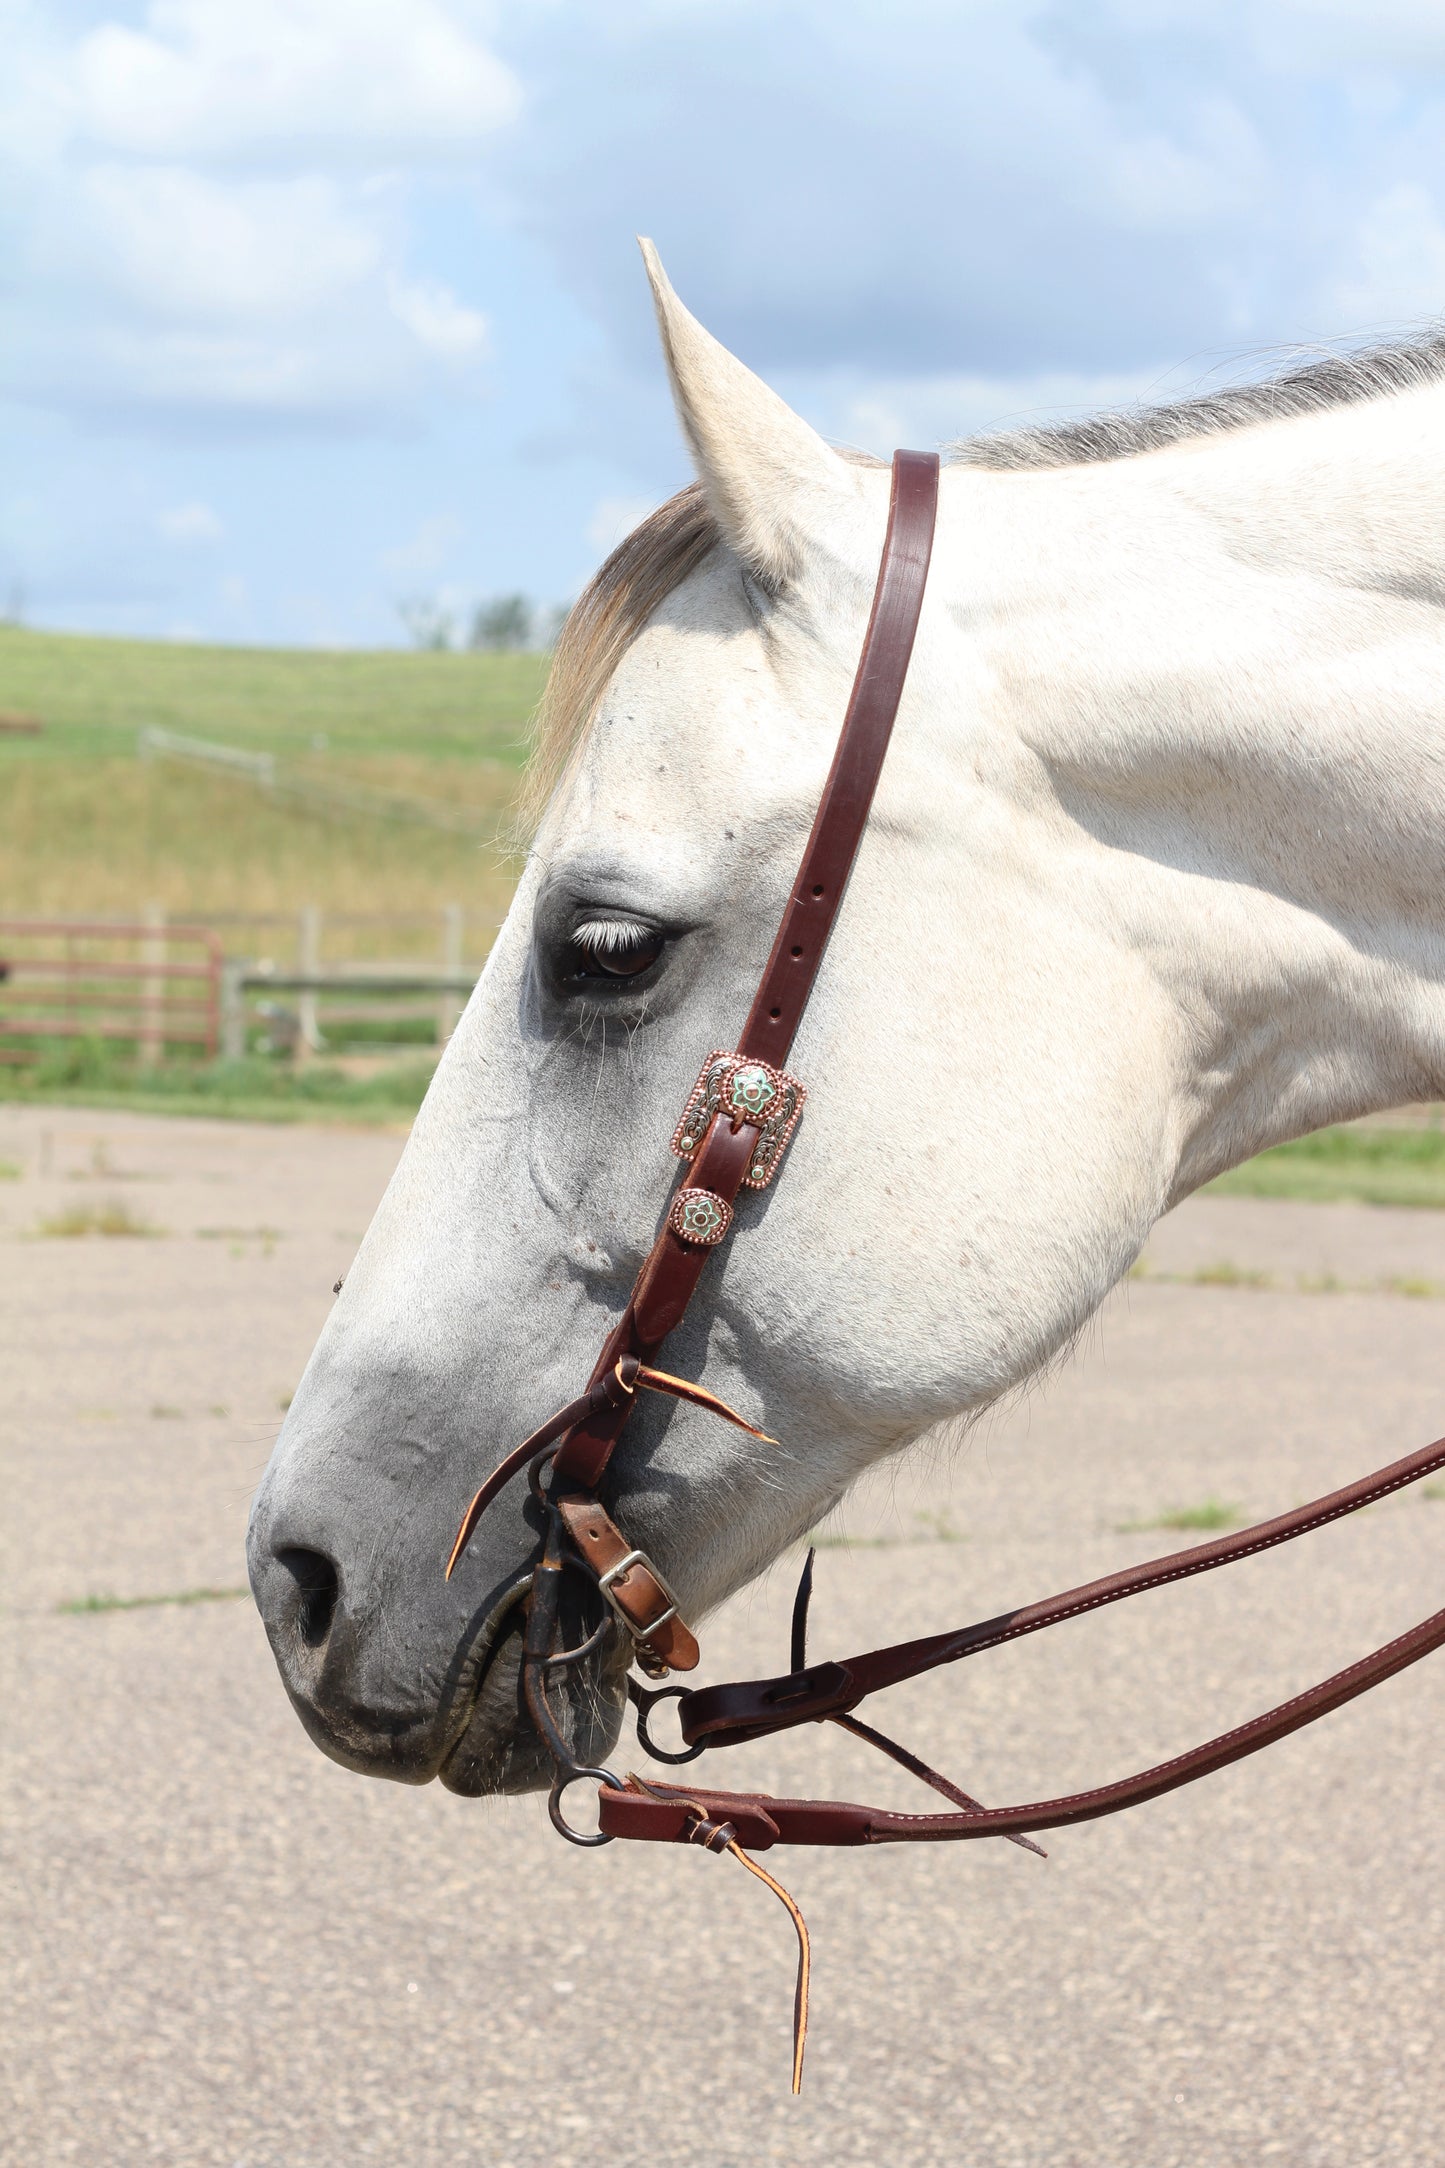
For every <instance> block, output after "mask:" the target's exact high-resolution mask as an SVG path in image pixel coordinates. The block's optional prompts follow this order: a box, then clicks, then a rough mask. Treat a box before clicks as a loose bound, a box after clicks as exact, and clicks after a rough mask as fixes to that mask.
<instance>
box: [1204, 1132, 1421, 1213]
mask: <svg viewBox="0 0 1445 2168" xmlns="http://www.w3.org/2000/svg"><path fill="white" fill-rule="evenodd" d="M1205 1194H1206V1195H1209V1194H1213V1195H1215V1196H1225V1197H1290V1198H1296V1199H1298V1200H1300V1201H1303V1202H1310V1201H1314V1202H1317V1203H1324V1202H1327V1201H1331V1200H1336V1199H1354V1200H1355V1201H1357V1202H1359V1203H1361V1204H1398V1205H1428V1206H1435V1207H1437V1208H1438V1207H1441V1206H1445V1129H1387V1128H1384V1127H1381V1128H1373V1127H1361V1126H1360V1125H1359V1124H1357V1123H1349V1124H1345V1125H1343V1126H1341V1127H1339V1128H1335V1129H1321V1130H1319V1131H1317V1132H1316V1134H1315V1135H1314V1136H1312V1137H1299V1138H1297V1139H1296V1140H1295V1142H1294V1143H1292V1144H1280V1145H1277V1146H1276V1147H1275V1148H1274V1150H1273V1151H1270V1152H1261V1153H1260V1154H1259V1157H1258V1158H1257V1159H1250V1160H1246V1162H1245V1164H1244V1165H1243V1166H1242V1167H1235V1168H1233V1169H1232V1170H1231V1171H1230V1173H1228V1174H1224V1175H1221V1176H1220V1177H1219V1179H1218V1180H1217V1181H1215V1182H1211V1183H1210V1184H1209V1188H1208V1190H1207V1191H1206V1192H1205Z"/></svg>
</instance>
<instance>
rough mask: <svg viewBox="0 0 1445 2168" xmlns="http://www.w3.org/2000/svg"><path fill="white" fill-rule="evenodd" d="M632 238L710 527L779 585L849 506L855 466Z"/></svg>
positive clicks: (653, 253)
mask: <svg viewBox="0 0 1445 2168" xmlns="http://www.w3.org/2000/svg"><path fill="white" fill-rule="evenodd" d="M638 246H639V247H640V248H641V250H642V260H643V262H644V263H645V264H646V266H647V276H648V278H649V280H650V281H651V284H652V298H653V300H654V302H655V303H656V304H657V322H658V328H659V330H660V331H661V333H662V348H663V352H664V354H665V355H666V357H667V369H668V374H669V376H670V377H671V379H672V395H673V398H674V399H675V400H676V402H677V412H678V417H679V419H680V420H681V422H682V427H683V433H684V435H685V436H686V438H687V441H688V445H689V447H690V449H691V451H692V456H693V460H694V463H695V464H696V467H697V471H698V476H699V479H700V480H701V482H702V484H703V487H704V488H705V489H706V491H707V495H708V501H709V503H710V505H711V506H712V510H713V513H714V515H715V517H716V519H717V522H718V525H719V526H720V527H721V528H722V531H723V534H724V535H725V537H726V538H727V540H728V542H729V543H730V544H731V545H732V547H733V548H734V549H735V550H736V551H737V553H738V555H739V556H740V557H741V558H742V560H743V562H744V563H745V564H746V565H748V566H749V567H750V568H751V569H752V570H753V571H754V572H756V573H758V574H760V575H761V577H762V578H764V579H765V580H767V581H768V582H769V583H770V584H775V585H780V584H783V583H785V582H786V581H788V580H789V579H790V578H791V577H792V576H793V575H794V573H795V572H796V571H797V570H798V568H799V565H800V564H801V562H802V561H803V558H804V556H805V554H806V552H807V548H808V543H809V541H810V540H815V541H816V540H820V539H822V537H823V535H824V534H825V533H826V532H827V530H828V529H829V528H831V527H835V526H836V524H837V522H838V521H839V518H840V515H846V513H847V511H848V510H849V509H850V508H851V507H852V506H854V505H856V503H857V494H858V491H857V480H858V473H859V470H858V469H857V468H856V467H853V466H851V465H850V464H849V463H848V462H847V461H846V460H843V459H840V458H839V456H838V454H837V453H836V452H834V451H831V450H830V449H829V447H828V446H827V445H826V444H825V443H824V442H823V439H822V438H821V437H820V436H819V435H818V433H817V431H816V430H813V429H810V428H809V427H808V424H807V423H806V422H805V421H802V420H800V419H799V417H798V416H797V415H796V414H795V413H794V412H793V410H792V408H791V407H790V406H788V405H786V404H785V403H784V401H783V400H781V399H780V398H779V397H778V395H777V393H776V392H774V391H769V389H768V387H767V385H766V384H765V383H763V381H762V379H761V378H760V377H756V376H754V375H753V373H752V371H751V369H745V368H744V367H743V365H742V363H741V362H740V361H738V360H737V359H736V358H735V357H734V356H733V355H732V354H730V353H729V352H728V350H727V348H726V347H725V346H720V345H719V344H718V342H717V340H716V339H715V338H714V337H713V336H712V334H711V332H708V331H704V330H703V328H702V325H701V324H700V323H699V322H698V321H697V318H696V317H695V316H693V315H691V314H690V313H689V311H688V310H687V309H685V308H684V307H683V305H682V303H681V302H680V301H679V300H678V298H677V295H676V294H675V293H674V292H673V290H672V287H671V286H670V284H669V283H668V278H667V273H666V272H665V271H664V270H663V268H662V264H661V262H660V261H659V259H658V254H657V250H656V249H655V248H654V247H653V245H652V243H651V242H650V241H642V240H639V243H638Z"/></svg>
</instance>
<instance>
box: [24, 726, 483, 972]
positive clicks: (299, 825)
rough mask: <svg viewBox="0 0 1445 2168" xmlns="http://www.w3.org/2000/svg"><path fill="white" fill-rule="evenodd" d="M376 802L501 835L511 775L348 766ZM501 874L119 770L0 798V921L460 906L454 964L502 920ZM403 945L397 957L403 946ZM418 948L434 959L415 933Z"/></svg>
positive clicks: (335, 822)
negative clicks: (457, 813) (422, 803)
mask: <svg viewBox="0 0 1445 2168" xmlns="http://www.w3.org/2000/svg"><path fill="white" fill-rule="evenodd" d="M328 772H330V773H332V774H337V773H339V772H344V774H345V775H346V776H347V777H349V778H352V779H354V780H357V781H362V782H366V783H368V784H370V785H372V786H373V787H375V788H378V789H384V790H389V791H396V792H402V793H407V794H414V795H416V796H418V797H430V798H446V799H448V800H449V801H450V802H451V803H453V804H464V805H466V806H468V807H470V808H475V810H476V811H477V813H478V815H479V816H488V817H490V816H493V815H494V816H495V818H496V820H497V821H498V823H501V822H502V821H503V820H504V818H505V814H506V809H507V806H508V803H509V801H510V798H511V795H512V793H513V792H514V790H515V788H516V783H517V777H516V773H515V771H512V770H508V769H505V768H501V767H499V766H496V765H493V764H491V763H485V762H464V761H438V760H426V759H417V758H408V757H406V756H402V755H395V756H384V757H378V758H374V759H367V760H364V761H363V760H353V761H348V762H347V763H346V765H345V770H344V771H339V770H338V769H337V768H332V769H331V770H329V771H328ZM514 879H515V871H514V867H513V864H512V862H511V861H510V860H509V859H508V858H507V857H506V855H505V854H504V852H503V851H501V850H500V849H498V848H496V847H489V846H486V845H483V844H479V843H477V842H474V841H472V840H470V839H468V838H467V837H464V836H456V835H450V834H448V833H446V832H444V831H440V830H434V829H428V828H423V827H416V826H412V825H410V824H406V823H402V822H398V821H389V820H380V819H369V818H365V817H361V818H357V817H350V818H341V819H335V818H329V817H322V816H319V815H317V814H314V813H311V812H308V811H304V810H302V809H300V808H298V807H295V806H290V805H287V804H285V803H278V802H276V801H273V800H272V799H270V798H268V797H267V796H266V795H265V794H264V793H263V792H261V791H259V790H257V789H256V788H255V786H254V785H252V784H251V783H249V782H247V781H245V780H241V779H237V780H232V779H231V778H230V777H227V776H213V775H210V774H208V773H206V772H205V771H203V770H195V769H188V768H178V767H170V766H168V765H164V764H155V765H149V766H148V765H144V764H142V763H141V762H139V761H137V760H136V759H134V758H133V757H132V758H128V759H127V758H124V757H122V758H112V759H107V758H103V757H102V758H99V759H90V760H44V761H28V762H25V763H23V764H19V763H17V764H16V765H15V766H14V767H13V768H12V769H11V770H10V773H9V774H8V776H7V777H6V788H5V790H4V792H3V793H0V912H3V913H4V914H5V915H12V916H26V917H50V916H65V917H76V916H85V915H88V914H91V913H93V914H95V915H97V916H103V917H127V916H131V915H133V914H135V913H138V912H139V911H140V910H141V909H142V907H143V906H144V905H145V904H147V903H151V902H154V903H159V904H162V905H164V907H165V909H166V910H167V912H168V913H169V914H170V915H171V916H172V917H173V918H184V917H194V918H197V919H201V920H204V919H205V918H206V917H207V916H208V915H209V914H210V913H213V912H238V911H248V912H276V913H288V914H290V913H295V912H297V911H299V910H300V909H301V907H302V906H303V905H306V904H319V905H322V906H323V907H324V908H325V909H326V910H327V911H330V912H427V913H431V912H439V911H440V909H441V908H442V907H443V906H444V905H447V904H453V903H455V904H460V905H462V906H463V908H464V909H465V911H466V913H467V916H468V921H469V923H468V937H467V951H468V954H469V955H475V954H476V953H477V951H478V947H479V945H480V949H481V952H482V953H485V948H486V946H487V943H486V941H485V939H483V938H482V929H483V928H485V926H486V925H488V924H490V923H495V922H496V921H497V920H499V919H500V918H501V917H502V915H503V914H504V912H505V910H506V906H507V902H508V899H509V898H510V895H511V890H512V886H513V882H514ZM405 945H407V944H403V946H405ZM423 946H425V947H427V948H428V949H430V948H432V947H434V946H435V936H434V935H432V934H430V933H428V934H427V935H426V938H425V940H424V943H423Z"/></svg>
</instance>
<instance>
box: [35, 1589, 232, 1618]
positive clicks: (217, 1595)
mask: <svg viewBox="0 0 1445 2168" xmlns="http://www.w3.org/2000/svg"><path fill="white" fill-rule="evenodd" d="M250 1593H251V1591H250V1590H249V1589H248V1588H178V1589H175V1590H173V1591H172V1592H171V1593H169V1594H167V1595H164V1596H80V1597H78V1598H77V1599H76V1600H75V1601H74V1602H73V1603H58V1604H57V1605H56V1606H55V1608H56V1611H57V1612H58V1613H59V1614H60V1615H61V1616H62V1617H63V1618H88V1617H90V1616H91V1615H92V1614H93V1613H95V1612H97V1611H153V1610H156V1609H158V1608H159V1607H161V1606H162V1605H172V1604H193V1603H236V1602H238V1601H239V1599H240V1598H241V1597H242V1596H249V1595H250Z"/></svg>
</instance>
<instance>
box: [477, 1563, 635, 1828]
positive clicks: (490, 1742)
mask: <svg viewBox="0 0 1445 2168" xmlns="http://www.w3.org/2000/svg"><path fill="white" fill-rule="evenodd" d="M524 1627H525V1621H524V1618H523V1614H522V1611H521V1608H520V1606H519V1607H518V1608H517V1609H515V1610H513V1611H511V1612H509V1613H508V1615H507V1617H506V1619H505V1620H504V1621H503V1623H502V1625H501V1627H500V1628H499V1629H498V1632H497V1634H496V1636H495V1638H494V1640H493V1642H492V1645H491V1648H490V1649H489V1651H488V1654H487V1660H486V1664H485V1667H484V1668H483V1670H482V1673H481V1677H480V1679H479V1681H478V1684H477V1690H476V1694H475V1697H474V1699H473V1701H472V1706H471V1710H470V1713H469V1714H468V1717H467V1721H466V1725H465V1727H464V1729H463V1730H462V1733H461V1736H460V1737H459V1738H458V1740H457V1742H456V1744H455V1745H454V1746H453V1747H452V1748H451V1749H450V1751H449V1752H448V1754H447V1757H446V1760H445V1761H444V1762H443V1763H442V1766H441V1769H440V1771H439V1772H438V1774H439V1776H440V1779H441V1782H442V1784H443V1785H444V1786H445V1788H446V1789H447V1791H449V1792H458V1793H460V1794H461V1796H462V1797H463V1798H465V1799H481V1798H484V1797H486V1796H487V1795H488V1794H491V1793H497V1792H538V1791H546V1790H547V1789H548V1787H549V1786H550V1785H551V1782H552V1760H551V1756H550V1755H549V1754H548V1752H547V1749H546V1747H545V1746H544V1745H543V1743H542V1740H541V1737H540V1735H539V1734H538V1731H537V1727H536V1726H535V1724H534V1723H533V1722H532V1719H531V1717H530V1716H529V1715H528V1713H527V1707H526V1703H525V1701H524V1700H523V1698H522V1636H523V1631H524ZM626 1672H627V1662H626V1652H625V1651H620V1650H617V1649H615V1648H614V1647H613V1646H612V1645H611V1639H609V1641H607V1642H604V1644H603V1647H602V1648H601V1649H600V1650H599V1651H598V1652H597V1654H596V1655H595V1656H592V1657H589V1658H588V1659H587V1660H586V1661H584V1662H583V1663H581V1664H578V1665H576V1666H574V1667H572V1668H571V1669H569V1670H567V1671H565V1672H561V1673H558V1672H553V1673H552V1675H551V1680H550V1682H549V1687H548V1693H549V1696H550V1699H551V1702H552V1706H553V1708H554V1710H555V1712H556V1714H557V1717H558V1720H559V1722H560V1724H561V1728H562V1730H563V1733H564V1735H565V1736H566V1738H567V1739H568V1740H569V1741H570V1743H571V1747H572V1751H573V1753H574V1755H575V1756H576V1758H577V1760H578V1761H579V1762H582V1763H583V1764H584V1765H586V1766H587V1767H594V1766H595V1765H596V1764H597V1763H599V1762H601V1761H604V1760H605V1759H606V1757H607V1755H608V1754H610V1753H611V1751H612V1748H613V1747H614V1746H615V1745H616V1743H617V1737H618V1734H619V1732H620V1731H621V1729H622V1716H623V1711H624V1709H625V1708H626V1705H627V1695H626V1688H625V1686H624V1683H623V1682H624V1680H625V1678H626Z"/></svg>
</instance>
